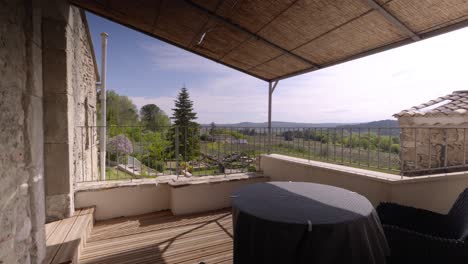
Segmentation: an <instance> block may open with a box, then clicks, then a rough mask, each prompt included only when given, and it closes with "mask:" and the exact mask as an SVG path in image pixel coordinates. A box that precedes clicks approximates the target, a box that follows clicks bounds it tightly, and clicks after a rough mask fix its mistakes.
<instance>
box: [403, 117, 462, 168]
mask: <svg viewBox="0 0 468 264" xmlns="http://www.w3.org/2000/svg"><path fill="white" fill-rule="evenodd" d="M399 123H400V126H402V127H407V128H402V129H401V135H400V139H401V163H402V170H403V171H407V172H405V173H404V174H405V175H423V174H427V173H431V172H432V173H436V172H440V170H437V168H440V167H446V166H463V165H464V164H467V163H468V160H466V161H465V159H468V122H467V119H466V117H460V116H453V117H450V116H444V117H437V116H435V117H434V116H429V117H421V116H416V117H407V116H404V117H400V118H399ZM412 127H415V128H412ZM444 127H457V128H444ZM458 127H465V128H458ZM465 168H466V167H465ZM412 170H413V171H414V170H417V171H420V172H419V173H418V172H409V171H412ZM462 170H463V168H462Z"/></svg>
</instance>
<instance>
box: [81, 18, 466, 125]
mask: <svg viewBox="0 0 468 264" xmlns="http://www.w3.org/2000/svg"><path fill="white" fill-rule="evenodd" d="M87 18H88V23H89V25H90V30H91V34H92V38H93V43H94V46H95V52H96V57H97V60H98V64H99V63H100V58H101V52H100V51H101V50H100V49H101V48H100V33H101V32H107V33H108V34H109V39H108V52H107V53H108V66H107V67H108V68H107V88H108V89H112V90H115V91H117V92H118V93H119V94H122V95H127V96H128V97H130V98H131V99H132V100H133V102H134V103H135V104H136V105H137V107H141V106H143V105H145V104H148V103H154V104H156V105H158V106H159V107H161V108H162V109H163V110H164V111H165V112H166V113H167V114H168V115H171V114H172V111H171V109H172V107H173V105H174V98H175V97H176V95H177V93H178V92H179V90H180V88H181V87H182V86H183V85H184V84H185V86H186V87H187V88H188V89H189V92H190V94H191V97H192V100H193V101H194V108H195V111H196V112H197V113H198V122H199V123H210V122H212V121H213V122H215V123H236V122H242V121H250V122H265V121H266V120H267V113H268V112H267V111H268V105H267V100H268V94H267V86H268V84H267V83H266V82H264V81H261V80H259V79H256V78H254V77H251V76H249V75H246V74H244V73H241V72H238V71H236V70H232V69H230V68H228V67H226V66H223V65H220V64H217V63H215V62H212V61H210V60H208V59H205V58H202V57H200V56H197V55H195V54H192V53H189V52H186V51H184V50H181V49H179V48H176V47H173V46H171V45H169V44H165V43H164V42H161V41H158V40H156V39H154V38H151V37H149V36H146V35H144V34H142V33H139V32H137V31H134V30H132V29H129V28H126V27H124V26H121V25H118V24H116V23H113V22H111V21H109V20H106V19H104V18H101V17H98V16H95V15H93V14H90V13H87ZM467 47H468V28H465V29H461V30H458V31H455V32H452V33H449V34H445V35H442V36H439V37H434V38H431V39H428V40H424V41H420V42H417V43H414V44H411V45H407V46H405V47H401V48H397V49H393V50H390V51H386V52H383V53H379V54H376V55H373V56H369V57H366V58H362V59H359V60H355V61H352V62H348V63H344V64H340V65H337V66H333V67H330V68H326V69H322V70H320V71H316V72H312V73H308V74H304V75H301V76H298V77H293V78H290V79H287V80H283V81H280V82H279V84H278V87H277V89H276V90H275V93H274V96H273V120H275V121H289V122H310V123H319V122H352V123H356V122H367V121H373V120H381V119H390V118H392V115H393V114H394V113H396V112H398V111H400V110H402V109H406V108H409V107H411V106H414V105H419V104H421V103H423V102H426V101H428V100H431V99H434V98H436V97H439V96H443V95H446V94H449V93H451V92H452V91H456V90H468V48H467Z"/></svg>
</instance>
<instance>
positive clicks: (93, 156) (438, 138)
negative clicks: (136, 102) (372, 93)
mask: <svg viewBox="0 0 468 264" xmlns="http://www.w3.org/2000/svg"><path fill="white" fill-rule="evenodd" d="M77 129H78V130H79V132H78V133H77V135H81V140H78V142H79V143H80V144H81V145H82V149H81V153H82V155H81V158H82V162H81V163H82V164H81V166H82V169H81V170H78V174H77V177H76V178H77V179H76V181H77V182H83V181H98V180H124V179H125V180H129V179H130V180H131V179H136V178H154V177H158V176H164V175H180V176H204V175H227V174H232V173H240V172H248V171H256V167H257V161H258V157H259V156H260V154H264V153H278V154H283V155H288V156H292V157H298V158H303V159H307V160H318V161H324V162H330V163H335V164H341V165H347V166H352V167H359V168H367V169H371V170H377V171H384V172H390V173H395V174H402V175H421V174H427V173H436V172H441V171H452V170H460V169H466V168H467V166H466V156H467V148H466V144H467V135H466V134H467V128H457V127H445V128H438V127H437V128H436V127H402V128H357V127H340V128H323V127H322V128H320V127H318V128H291V127H281V128H272V129H271V137H270V136H269V131H268V128H265V127H257V128H246V127H158V128H157V129H153V130H149V129H146V128H145V127H143V126H110V127H108V128H107V142H106V144H107V153H106V175H105V176H101V175H98V170H97V164H98V153H97V151H98V147H97V144H96V142H97V132H98V131H99V127H79V128H77ZM77 163H79V162H77ZM94 168H96V169H94ZM80 173H81V174H80Z"/></svg>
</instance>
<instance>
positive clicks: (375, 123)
mask: <svg viewBox="0 0 468 264" xmlns="http://www.w3.org/2000/svg"><path fill="white" fill-rule="evenodd" d="M202 126H203V127H209V126H210V124H203V125H202ZM216 126H217V127H243V128H255V127H268V123H267V122H263V123H254V122H241V123H235V124H216ZM271 127H286V128H289V127H290V128H313V127H324V128H335V127H336V128H357V127H366V128H368V127H370V128H373V127H382V128H388V127H398V122H397V121H396V120H390V119H387V120H380V121H373V122H368V123H296V122H282V121H273V122H271Z"/></svg>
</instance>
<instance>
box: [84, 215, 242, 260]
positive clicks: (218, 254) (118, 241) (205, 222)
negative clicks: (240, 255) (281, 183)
mask: <svg viewBox="0 0 468 264" xmlns="http://www.w3.org/2000/svg"><path fill="white" fill-rule="evenodd" d="M232 242H233V232H232V217H231V212H230V210H228V209H224V210H218V211H212V212H207V213H202V214H193V215H184V216H174V215H172V214H171V212H170V211H162V212H157V213H151V214H145V215H140V216H134V217H122V218H116V219H111V220H106V221H101V222H97V223H96V224H95V226H94V228H93V230H92V233H91V237H90V238H89V239H88V241H87V243H86V246H85V247H84V250H83V252H82V254H81V256H80V263H83V264H84V263H101V264H105V263H113V264H114V263H115V264H123V263H128V264H130V263H132V264H133V263H166V264H175V263H191V264H193V263H199V262H202V261H203V262H205V263H207V264H214V263H232V249H233V243H232Z"/></svg>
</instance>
